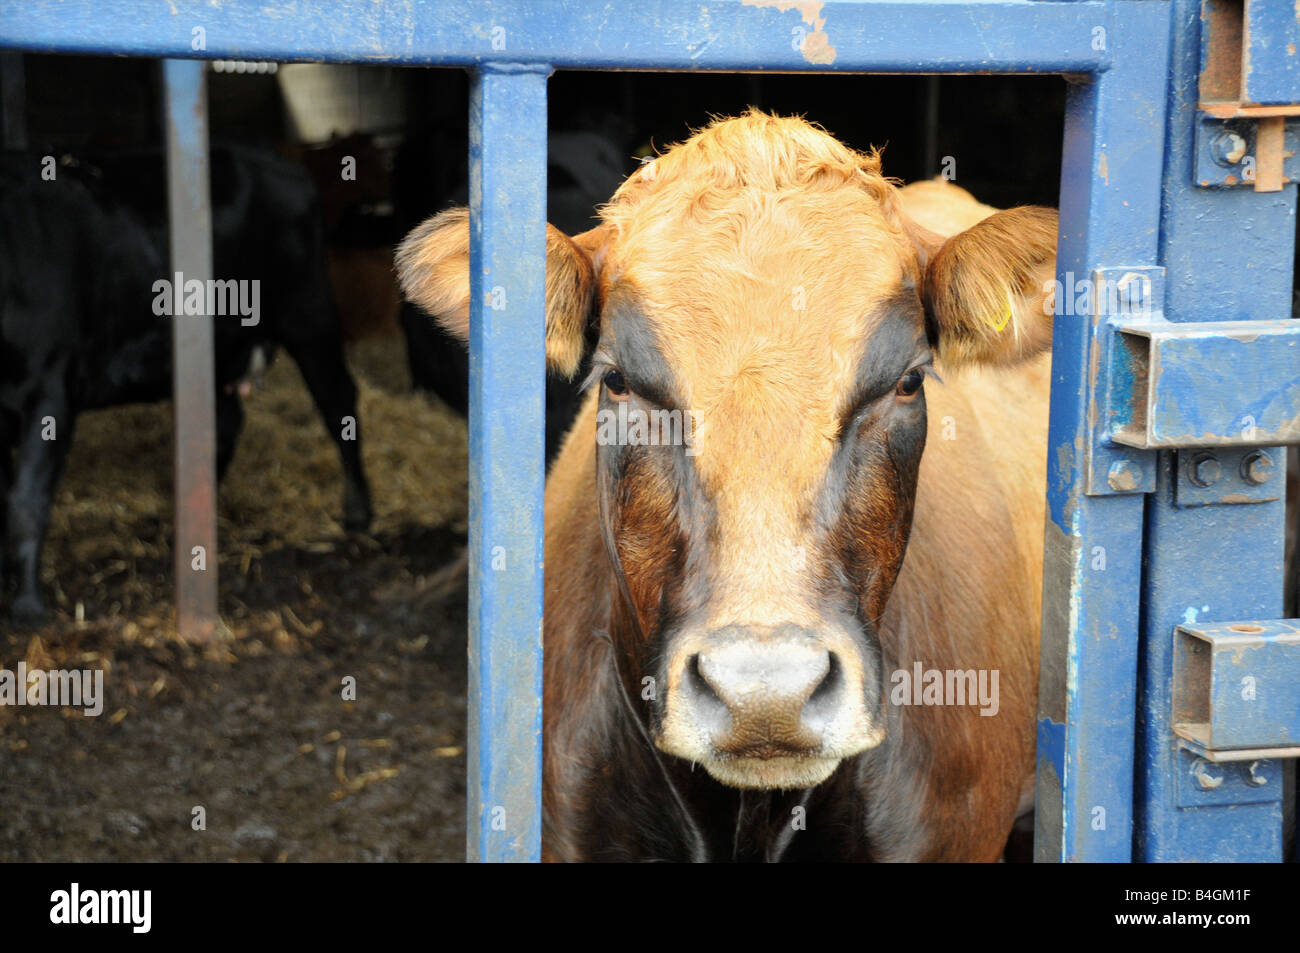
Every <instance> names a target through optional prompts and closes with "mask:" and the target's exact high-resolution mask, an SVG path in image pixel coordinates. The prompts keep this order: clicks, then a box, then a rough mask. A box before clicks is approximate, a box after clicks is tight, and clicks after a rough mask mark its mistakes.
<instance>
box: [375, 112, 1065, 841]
mask: <svg viewBox="0 0 1300 953" xmlns="http://www.w3.org/2000/svg"><path fill="white" fill-rule="evenodd" d="M912 199H915V204H916V210H915V212H914V213H913V212H912V209H911V205H912ZM992 212H993V210H992V209H988V208H986V207H984V206H981V205H978V204H977V203H976V202H975V201H974V200H973V199H971V198H970V197H969V196H968V195H967V194H966V193H965V192H963V191H961V190H960V189H956V188H955V187H952V186H946V185H941V184H935V183H926V184H923V185H922V186H919V187H913V190H908V189H904V190H901V191H900V190H899V189H897V188H896V187H895V186H894V184H893V183H891V182H890V181H889V180H887V179H885V178H883V177H882V176H881V173H880V161H879V156H878V155H877V154H874V153H873V154H870V155H865V154H860V153H856V152H854V151H852V150H850V149H847V148H846V147H844V146H843V145H841V144H840V143H839V142H837V141H836V140H835V139H833V138H832V137H831V136H829V135H828V134H827V133H825V132H824V131H822V130H821V129H819V128H817V127H815V126H813V125H810V124H809V123H807V122H804V121H802V120H800V119H787V118H778V117H774V116H769V115H765V114H762V113H758V112H750V113H749V114H747V115H745V116H742V117H740V118H736V119H730V120H725V121H719V122H716V123H714V124H713V125H711V126H710V127H708V128H707V129H705V130H703V131H701V132H700V133H698V134H697V135H695V136H694V137H693V138H691V139H689V140H688V141H686V142H685V143H683V144H681V145H678V146H676V147H675V148H673V149H672V150H670V151H669V152H667V153H666V154H664V155H662V156H660V157H659V158H657V159H656V160H655V161H654V162H652V163H650V164H649V165H647V166H645V167H643V168H642V169H640V170H639V171H638V172H636V173H635V174H634V175H632V176H631V177H629V178H628V179H627V181H626V182H624V184H623V185H622V187H621V188H620V189H619V191H618V192H617V193H616V194H615V196H614V198H613V200H612V201H611V202H610V204H609V205H608V206H606V207H605V208H604V209H603V212H602V220H603V224H602V225H601V226H600V227H598V228H596V229H594V230H592V231H589V232H586V233H584V234H582V235H578V236H575V237H573V238H569V237H568V236H566V235H564V234H562V233H560V232H558V231H557V230H555V229H553V228H552V229H549V231H548V258H547V264H548V275H547V355H548V360H549V361H550V363H551V365H552V366H553V367H555V368H557V369H559V370H562V371H565V372H568V373H572V371H573V369H574V368H575V367H576V366H577V363H578V361H579V359H580V358H581V357H582V355H583V353H584V346H585V342H586V341H587V340H588V338H589V332H593V331H596V332H598V334H599V339H598V343H597V344H596V346H595V351H594V354H593V364H594V368H595V370H594V371H593V374H592V381H593V383H595V386H594V387H593V388H592V392H591V394H590V395H589V397H588V400H587V402H586V404H585V405H584V408H583V411H582V413H581V414H580V415H579V419H578V422H577V423H576V424H575V425H574V428H573V430H572V432H571V433H570V434H569V436H568V439H567V441H566V443H565V445H564V448H563V450H562V451H561V454H560V456H559V458H558V459H557V461H556V463H555V465H554V467H553V469H552V471H551V475H550V479H549V481H548V484H547V488H546V621H545V641H546V674H545V683H546V691H545V699H544V702H545V705H544V711H545V743H546V747H545V770H544V788H545V793H544V827H545V835H544V840H545V844H544V847H545V853H546V855H547V857H548V858H550V859H556V860H633V859H635V860H731V859H735V860H796V859H814V858H823V859H854V860H995V859H997V858H998V856H999V854H1000V852H1001V851H1002V848H1003V845H1004V843H1005V841H1006V839H1007V834H1008V832H1009V831H1010V829H1011V826H1012V821H1013V819H1014V816H1015V813H1016V807H1017V800H1018V798H1019V795H1020V792H1021V790H1022V786H1023V784H1024V782H1025V781H1026V779H1027V778H1029V777H1031V776H1032V772H1033V752H1034V727H1033V726H1034V703H1035V696H1036V689H1037V639H1038V626H1039V602H1040V596H1039V577H1040V562H1041V551H1042V533H1043V495H1044V487H1043V484H1044V479H1045V476H1044V473H1045V455H1046V424H1047V400H1046V398H1047V391H1048V377H1047V360H1046V357H1045V356H1043V355H1042V352H1043V351H1044V349H1045V348H1046V346H1047V344H1048V342H1049V340H1050V317H1049V316H1048V315H1049V313H1050V302H1049V301H1048V300H1047V299H1046V298H1045V296H1044V293H1043V291H1042V289H1043V288H1044V287H1045V286H1046V285H1049V284H1050V281H1051V278H1052V273H1053V270H1054V258H1055V246H1056V216H1055V213H1054V212H1051V211H1050V210H1047V209H1039V208H1020V209H1014V210H1011V211H1006V212H998V213H996V214H990V213H992ZM985 216H988V217H987V220H982V219H985ZM922 223H924V224H922ZM925 225H928V226H929V227H928V228H927V227H924V226H925ZM945 235H951V236H952V237H950V238H946V239H945V237H944V236H945ZM468 242H469V234H468V228H467V225H466V215H465V213H464V211H463V210H458V211H453V212H448V213H444V214H443V215H440V216H438V217H436V218H433V219H431V220H429V221H428V222H426V223H424V224H423V225H421V226H420V227H419V228H417V229H416V230H415V231H413V232H412V233H411V235H410V236H409V237H408V238H407V240H406V242H405V244H404V245H403V247H402V248H401V249H400V251H399V255H398V270H399V273H400V275H401V278H402V281H403V285H404V288H405V291H406V294H407V295H408V297H410V298H411V300H413V301H415V302H416V303H418V304H420V305H422V306H423V307H425V308H426V309H427V310H429V311H430V312H431V313H433V314H435V315H436V316H437V317H438V318H439V319H440V320H441V321H442V322H443V323H444V325H446V326H447V327H448V328H450V329H451V330H453V331H454V332H456V333H458V334H459V335H460V336H461V337H465V336H466V330H467V322H468V273H467V245H468ZM593 336H594V335H593ZM932 369H937V371H938V373H937V375H935V376H936V378H937V379H935V380H933V381H932V382H931V383H929V384H927V385H926V386H925V387H924V390H923V389H922V383H923V379H924V377H925V375H926V374H927V373H929V372H931V370H932ZM674 410H676V411H682V412H686V413H685V416H686V418H689V419H690V421H692V422H693V423H694V426H693V427H691V426H689V425H685V424H684V427H683V432H682V433H681V434H680V439H677V440H676V441H675V442H670V441H666V440H661V441H660V442H659V444H658V445H655V444H654V443H653V442H651V440H652V439H653V438H651V439H650V440H647V439H646V434H645V433H644V430H645V427H644V426H643V427H642V428H641V431H640V432H638V431H637V430H634V428H633V427H632V426H630V425H629V426H627V427H626V428H625V431H624V430H619V429H618V428H615V427H613V426H611V425H610V421H611V420H613V419H615V418H616V417H617V415H618V414H620V413H621V414H625V415H626V416H625V421H627V420H632V419H633V417H634V415H636V414H641V415H643V416H642V417H641V419H642V420H643V421H644V420H647V419H649V418H648V417H646V416H644V415H654V414H657V413H658V412H660V411H668V412H671V411H674ZM657 419H658V420H660V421H664V420H666V419H667V418H665V417H663V416H660V417H658V418H657ZM927 429H928V431H929V433H928V438H927ZM660 436H661V437H665V436H667V435H666V434H663V433H661V434H660ZM674 436H677V435H676V434H674ZM927 439H928V442H929V452H928V453H926V454H925V455H924V457H922V449H923V448H924V447H925V446H926V443H927ZM664 443H669V445H664ZM909 534H910V535H909ZM904 551H906V559H904ZM966 673H969V674H966ZM918 676H919V678H918ZM923 687H924V691H923ZM990 689H991V691H989V690H990ZM981 690H983V691H982V692H981ZM977 694H979V695H980V698H979V699H977V698H976V697H974V696H976V695H977Z"/></svg>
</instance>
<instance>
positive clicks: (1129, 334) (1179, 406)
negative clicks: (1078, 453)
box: [1110, 318, 1300, 450]
mask: <svg viewBox="0 0 1300 953" xmlns="http://www.w3.org/2000/svg"><path fill="white" fill-rule="evenodd" d="M1119 331H1120V335H1119V337H1120V346H1119V347H1115V348H1112V351H1111V357H1112V359H1114V360H1119V361H1120V362H1121V363H1123V364H1125V365H1126V373H1125V374H1123V375H1122V377H1121V380H1122V381H1124V382H1128V383H1130V384H1131V388H1128V389H1125V390H1120V391H1115V392H1113V393H1112V398H1113V399H1114V405H1113V414H1112V417H1111V424H1112V428H1113V429H1112V432H1111V435H1110V436H1111V437H1112V439H1113V440H1114V441H1115V442H1116V443H1121V444H1124V445H1126V446H1130V447H1139V448H1141V449H1145V450H1181V449H1189V448H1192V447H1264V446H1276V445H1279V444H1287V443H1300V374H1297V373H1296V368H1300V321H1293V320H1290V319H1283V320H1278V321H1205V322H1199V321H1198V322H1178V323H1174V322H1168V321H1164V320H1163V319H1162V318H1156V319H1155V320H1147V321H1142V322H1134V323H1126V324H1124V325H1122V326H1121V327H1120V328H1119Z"/></svg>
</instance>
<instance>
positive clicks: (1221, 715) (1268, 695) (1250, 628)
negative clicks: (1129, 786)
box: [1173, 619, 1300, 763]
mask: <svg viewBox="0 0 1300 953" xmlns="http://www.w3.org/2000/svg"><path fill="white" fill-rule="evenodd" d="M1173 730H1174V734H1176V735H1177V736H1178V738H1179V741H1180V744H1181V745H1182V746H1183V747H1184V748H1185V749H1186V750H1188V751H1190V752H1192V753H1194V754H1195V755H1197V756H1199V757H1201V758H1204V759H1205V760H1206V761H1211V762H1216V763H1219V762H1231V761H1250V762H1255V761H1264V760H1268V759H1272V758H1295V757H1300V619H1280V620H1268V621H1255V620H1251V621H1246V622H1216V623H1211V624H1203V625H1197V624H1185V625H1180V626H1178V627H1177V628H1176V629H1175V630H1174V692H1173Z"/></svg>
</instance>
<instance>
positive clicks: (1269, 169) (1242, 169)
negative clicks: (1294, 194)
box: [1193, 113, 1300, 192]
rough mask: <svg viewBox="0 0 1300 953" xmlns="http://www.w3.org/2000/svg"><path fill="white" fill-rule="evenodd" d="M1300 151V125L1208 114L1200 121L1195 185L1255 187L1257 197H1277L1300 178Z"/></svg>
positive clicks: (1198, 122) (1289, 122) (1271, 118)
mask: <svg viewBox="0 0 1300 953" xmlns="http://www.w3.org/2000/svg"><path fill="white" fill-rule="evenodd" d="M1298 151H1300V128H1297V123H1296V122H1294V121H1286V120H1284V119H1283V118H1282V117H1263V118H1259V117H1250V116H1244V117H1243V116H1238V117H1236V118H1232V119H1219V118H1216V117H1215V116H1213V115H1210V114H1209V113H1202V114H1201V115H1200V116H1198V117H1197V121H1196V150H1195V152H1194V155H1195V156H1196V168H1195V169H1194V170H1193V173H1194V181H1195V182H1196V184H1197V185H1199V186H1200V187H1201V188H1211V189H1213V188H1232V187H1246V186H1251V187H1253V188H1254V189H1255V191H1257V192H1277V191H1279V190H1280V189H1281V188H1282V186H1283V185H1286V184H1287V183H1288V182H1294V181H1296V180H1297V179H1300V160H1298V159H1296V154H1297V152H1298ZM1261 170H1263V174H1262V175H1261Z"/></svg>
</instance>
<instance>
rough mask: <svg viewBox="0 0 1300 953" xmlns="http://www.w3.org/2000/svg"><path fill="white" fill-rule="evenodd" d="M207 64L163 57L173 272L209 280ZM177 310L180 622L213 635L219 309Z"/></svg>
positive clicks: (194, 636) (187, 631)
mask: <svg viewBox="0 0 1300 953" xmlns="http://www.w3.org/2000/svg"><path fill="white" fill-rule="evenodd" d="M207 68H208V67H207V64H206V63H203V62H201V61H194V60H164V61H163V98H164V102H165V108H164V110H163V112H164V113H165V118H166V137H167V199H168V214H169V216H170V226H171V228H170V234H171V267H172V274H171V275H170V276H167V277H168V280H170V281H184V282H189V281H192V280H195V279H197V280H198V281H202V282H206V281H207V280H208V279H210V278H211V277H212V276H213V275H212V200H211V186H210V183H209V175H208V84H207ZM179 276H183V278H182V277H179ZM159 277H163V276H161V275H160V276H159ZM171 320H172V321H173V322H174V323H173V325H172V419H173V421H174V425H175V457H176V462H175V474H176V477H175V479H176V492H175V512H176V527H175V544H174V545H175V554H174V559H173V567H174V570H175V573H176V627H177V629H178V630H179V632H180V635H181V638H183V639H186V640H187V641H206V640H208V639H210V638H212V635H213V633H214V631H215V630H216V624H217V450H216V439H217V436H216V435H217V413H216V393H217V386H216V369H215V364H214V360H213V351H212V315H210V314H204V315H182V314H177V315H174V316H173V317H172V318H171Z"/></svg>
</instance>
